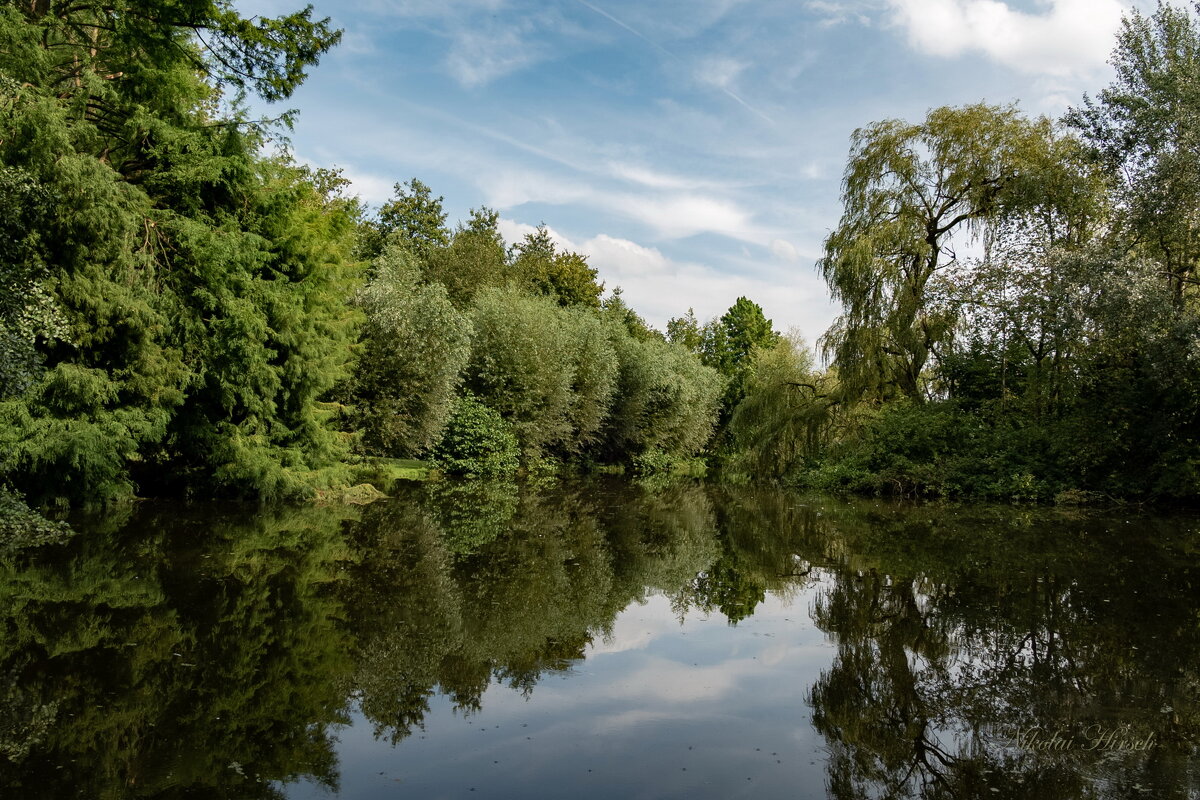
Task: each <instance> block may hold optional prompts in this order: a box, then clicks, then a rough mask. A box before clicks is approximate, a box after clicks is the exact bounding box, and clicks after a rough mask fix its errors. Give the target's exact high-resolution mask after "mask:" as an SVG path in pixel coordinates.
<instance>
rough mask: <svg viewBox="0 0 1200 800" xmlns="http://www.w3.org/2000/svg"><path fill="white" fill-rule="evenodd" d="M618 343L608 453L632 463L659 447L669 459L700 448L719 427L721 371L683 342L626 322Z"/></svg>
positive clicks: (619, 330) (660, 453) (607, 433)
mask: <svg viewBox="0 0 1200 800" xmlns="http://www.w3.org/2000/svg"><path fill="white" fill-rule="evenodd" d="M613 346H614V349H615V350H616V354H617V360H618V362H619V364H620V372H619V375H618V378H617V392H616V396H615V399H614V402H613V407H612V411H611V412H610V414H609V418H608V421H607V423H606V426H605V434H604V440H605V448H604V450H605V454H606V456H607V457H608V459H609V460H611V461H613V462H617V463H629V462H632V461H633V460H634V459H636V458H638V457H639V456H643V455H645V454H650V453H657V454H658V455H656V456H655V457H654V458H655V459H657V460H663V459H666V461H668V462H669V461H674V460H676V459H681V460H682V459H687V458H690V457H692V456H695V455H697V454H699V453H700V451H701V450H702V449H703V448H704V446H705V445H706V444H708V442H709V440H710V439H711V438H712V435H713V430H714V429H715V427H716V423H717V415H718V412H719V410H720V404H721V396H722V392H723V391H724V389H725V381H724V379H723V378H722V377H721V375H720V374H719V373H718V372H717V371H716V370H715V369H713V368H711V367H707V366H705V365H704V364H701V363H700V359H699V358H697V357H696V356H695V355H693V354H692V353H690V352H688V351H687V350H685V349H684V348H683V347H682V346H681V345H674V344H668V343H667V342H664V341H662V340H661V339H657V338H648V339H645V340H642V339H637V338H634V337H632V336H630V335H628V334H627V333H626V331H625V329H623V328H614V333H613ZM643 463H645V464H652V463H654V462H653V461H646V462H643Z"/></svg>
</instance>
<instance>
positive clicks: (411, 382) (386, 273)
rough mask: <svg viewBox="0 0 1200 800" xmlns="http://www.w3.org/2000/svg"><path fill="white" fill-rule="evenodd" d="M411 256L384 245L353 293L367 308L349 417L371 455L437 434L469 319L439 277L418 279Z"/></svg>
mask: <svg viewBox="0 0 1200 800" xmlns="http://www.w3.org/2000/svg"><path fill="white" fill-rule="evenodd" d="M413 261H414V258H413V256H412V255H411V254H410V253H409V252H408V251H406V250H404V249H402V248H401V247H399V246H398V245H390V246H389V247H388V249H387V250H385V252H384V254H383V255H382V256H380V257H379V258H378V259H376V261H375V264H374V268H373V275H372V278H371V280H370V282H368V284H367V286H366V287H365V288H364V289H363V290H362V291H361V292H360V294H359V297H358V304H359V306H360V307H361V308H362V309H363V311H364V312H365V314H366V318H367V319H366V323H365V324H364V326H363V328H362V333H361V341H362V346H361V350H360V351H359V355H358V363H357V366H356V371H355V375H354V379H353V387H354V388H353V394H354V401H355V404H356V407H355V413H354V419H355V421H356V427H357V428H358V429H359V430H361V431H362V433H363V443H364V446H365V447H366V449H367V451H368V452H369V453H371V454H373V455H381V456H393V457H394V456H402V455H415V454H417V453H419V452H420V451H422V450H424V449H425V448H427V447H429V446H431V445H432V444H434V443H435V442H437V441H438V439H439V438H441V434H442V429H443V428H444V427H445V425H446V421H447V420H448V419H449V417H450V412H451V409H452V407H453V403H454V391H455V389H456V388H457V386H458V383H459V373H460V372H461V370H462V368H463V367H464V366H465V365H466V363H467V359H468V357H469V356H470V353H471V322H470V320H469V319H467V317H466V316H465V315H463V314H462V313H460V312H459V311H457V310H456V309H455V308H454V306H453V305H452V304H451V303H450V300H449V298H448V297H447V295H446V289H445V287H443V286H442V285H441V284H440V283H427V284H420V283H418V279H419V271H418V267H417V265H416V264H415V263H413Z"/></svg>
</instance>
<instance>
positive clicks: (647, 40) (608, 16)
mask: <svg viewBox="0 0 1200 800" xmlns="http://www.w3.org/2000/svg"><path fill="white" fill-rule="evenodd" d="M575 2H577V3H579V5H581V6H584V7H585V8H590V9H591V10H592V11H594V12H596V13H597V14H599V15H600V16H602V17H604V18H605V19H606V20H608V21H609V22H611V23H613V24H614V25H618V26H620V27H622V28H624V29H625V30H627V31H629V32H630V33H632V34H633V35H634V36H636V37H637V38H639V39H641V40H642V41H643V42H645V43H646V44H648V45H650V46H651V47H653V48H654V49H655V50H657V51H658V52H660V53H662V54H663V55H664V56H666V57H667V58H669V59H671V60H672V61H676V62H679V63H682V59H680V58H679V56H677V55H675V54H674V53H672V52H671V51H670V50H668V49H667V48H665V47H663V46H662V45H661V44H659V43H658V42H656V41H654V40H653V39H650V38H648V37H647V36H644V35H643V34H642V33H641V31H638V30H637V29H635V28H633V27H632V26H630V25H628V24H626V23H624V22H622V21H621V20H619V19H617V18H616V17H614V16H613V15H612V14H610V13H608V12H607V11H605V10H604V9H602V8H598V7H596V6H594V5H592V4H591V3H589V2H588V1H587V0H575ZM717 88H718V89H720V90H721V91H722V92H724V93H725V94H726V95H728V96H729V98H730V99H732V100H734V101H735V102H737V103H739V104H740V105H741V106H742V107H743V108H745V109H746V110H747V111H749V112H750V113H752V114H754V115H756V116H758V117H761V118H762V119H764V120H766V121H767V122H769V123H770V124H772V125H774V124H775V120H773V119H771V118H770V117H768V116H767V115H766V114H764V113H763V112H761V111H759V110H758V109H757V108H755V107H754V106H752V105H750V104H749V103H747V102H746V101H745V100H743V99H742V98H741V97H739V96H738V95H737V94H735V93H734V92H733V90H732V89H730V88H728V87H726V86H718V87H717Z"/></svg>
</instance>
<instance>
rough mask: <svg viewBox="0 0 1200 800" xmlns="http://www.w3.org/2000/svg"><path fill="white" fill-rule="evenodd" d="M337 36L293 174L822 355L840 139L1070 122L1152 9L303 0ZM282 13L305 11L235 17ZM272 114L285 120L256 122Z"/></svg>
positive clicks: (879, 2) (265, 6) (281, 7)
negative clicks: (494, 220)
mask: <svg viewBox="0 0 1200 800" xmlns="http://www.w3.org/2000/svg"><path fill="white" fill-rule="evenodd" d="M312 2H313V5H314V6H315V10H314V15H315V16H316V17H318V18H320V17H325V16H328V17H331V18H332V21H333V23H334V25H336V26H337V27H340V28H342V29H344V31H345V33H344V38H343V41H342V43H341V44H340V45H339V46H338V47H337V48H336V49H335V50H333V51H331V52H330V53H328V54H327V55H325V56H324V57H323V58H322V61H321V63H320V65H319V66H318V67H316V68H315V69H314V70H313V71H312V72H311V73H310V76H309V78H308V80H307V81H306V82H305V84H304V85H303V86H302V87H301V88H300V89H299V90H298V91H297V93H296V94H295V95H294V96H293V97H292V98H290V99H289V100H287V101H284V102H283V104H281V105H282V106H283V107H284V108H294V109H297V110H298V111H299V112H300V114H299V117H298V121H297V123H296V125H295V128H294V130H293V132H292V134H291V147H292V150H293V153H294V155H295V157H296V158H297V159H299V160H301V161H304V162H306V163H310V164H313V165H314V166H322V167H338V168H341V169H342V170H343V172H344V175H345V176H346V177H347V178H349V179H350V180H352V181H353V187H354V191H355V192H356V193H358V194H359V195H360V196H361V197H362V198H363V199H364V200H365V201H367V202H368V203H370V204H372V205H374V206H378V205H379V204H380V203H382V202H384V201H386V200H387V199H388V198H389V197H390V196H391V195H392V193H393V185H394V184H395V183H397V182H403V181H407V180H408V179H410V178H413V177H416V178H419V179H420V180H421V181H423V182H424V183H426V184H428V185H429V186H430V187H432V189H433V193H434V195H440V196H442V197H444V207H445V209H446V211H447V213H448V215H449V219H450V222H451V224H454V223H455V222H457V221H458V220H460V219H465V218H466V217H467V215H468V213H469V211H470V209H472V208H477V207H480V206H488V207H490V208H493V209H496V210H497V211H499V212H500V216H501V232H502V233H503V234H504V236H505V238H506V240H507V241H508V242H510V243H511V242H513V241H518V240H520V239H521V237H522V236H523V235H524V234H525V233H527V232H529V231H532V230H533V229H534V227H535V226H536V225H538V224H541V223H544V224H546V225H547V226H549V228H550V229H551V231H552V233H553V235H554V237H555V238H556V240H557V241H558V242H559V244H560V246H561V247H564V248H566V249H569V250H573V251H576V252H579V253H582V254H584V255H585V256H587V258H588V261H589V263H590V264H591V265H592V266H593V267H595V268H596V269H597V270H598V271H599V275H600V279H601V280H602V281H603V282H604V284H605V286H606V287H607V288H608V289H612V288H613V287H615V286H620V287H621V288H622V290H623V292H624V298H625V299H626V301H627V302H628V303H629V304H630V305H631V306H633V308H634V309H635V310H637V311H638V312H639V313H640V314H641V315H642V316H643V317H645V318H646V319H647V320H648V321H649V322H650V323H651V324H653V325H655V326H657V327H660V328H662V327H664V326H665V323H666V321H667V320H668V319H669V318H671V317H673V316H680V315H682V314H684V313H686V312H687V310H688V309H689V308H692V309H694V310H695V313H696V316H697V317H699V318H700V320H701V321H704V320H707V319H710V318H712V317H714V316H719V315H720V314H721V313H723V312H724V311H725V309H727V308H728V307H729V306H730V305H732V304H733V302H734V301H735V300H736V299H737V298H738V297H739V296H746V297H749V298H750V299H751V300H753V301H755V302H757V303H758V304H759V305H761V306H762V307H763V309H764V311H765V312H766V314H767V316H768V317H769V318H770V319H772V320H773V322H774V326H775V328H776V329H777V330H780V331H783V332H787V331H792V330H795V331H797V332H798V333H800V334H801V335H802V336H803V337H804V338H805V339H806V340H807V341H808V342H809V343H810V344H813V343H814V342H816V341H817V339H818V337H819V336H820V335H821V334H822V333H823V332H824V331H825V330H826V329H827V328H828V326H829V324H830V322H832V320H833V319H834V317H835V316H836V315H837V313H838V308H837V307H836V306H835V305H834V304H833V303H832V302H831V301H830V299H829V294H828V291H827V289H826V287H825V284H824V283H823V281H822V280H821V278H820V276H819V275H818V273H817V272H816V269H815V264H816V261H817V259H818V258H819V256H820V253H821V248H822V243H823V241H824V239H825V237H826V236H827V235H828V233H829V232H830V231H831V230H832V229H833V228H834V227H836V225H837V223H838V219H839V216H840V214H841V206H840V200H839V192H840V182H841V175H842V171H843V169H844V166H845V162H846V156H847V152H848V147H849V141H850V136H851V134H852V133H853V131H854V130H855V128H858V127H862V126H865V125H868V124H870V123H871V122H874V121H878V120H882V119H887V118H902V119H907V120H914V121H915V120H919V119H921V118H923V117H924V115H925V114H926V112H927V111H928V110H929V109H931V108H935V107H938V106H943V105H963V104H968V103H977V102H980V101H985V102H988V103H994V104H1014V103H1015V104H1017V105H1018V107H1019V108H1020V109H1021V110H1022V111H1023V112H1025V113H1027V114H1030V115H1042V114H1044V115H1048V116H1050V117H1053V118H1057V117H1059V116H1060V115H1061V114H1062V113H1063V112H1064V111H1065V110H1066V109H1067V108H1068V107H1069V106H1071V105H1073V104H1078V103H1079V102H1080V101H1081V99H1082V97H1083V95H1084V94H1085V93H1087V94H1093V95H1094V94H1096V93H1098V92H1099V91H1100V90H1101V89H1103V88H1104V86H1105V85H1106V84H1107V83H1108V81H1109V80H1110V79H1111V69H1110V67H1109V66H1108V64H1107V60H1108V57H1109V55H1110V53H1111V51H1112V47H1113V44H1114V41H1115V38H1114V37H1115V35H1116V32H1117V31H1118V29H1119V26H1120V21H1121V17H1122V14H1123V13H1126V12H1127V11H1128V10H1129V9H1130V8H1132V7H1134V6H1135V5H1136V6H1137V7H1140V8H1142V9H1143V10H1146V8H1147V5H1148V3H1147V2H1143V1H1142V0H1007V1H1006V2H1004V1H1001V0H358V2H352V3H351V2H340V3H339V2H333V1H332V0H312ZM235 5H236V7H237V8H238V9H239V10H240V11H241V12H242V13H243V14H264V15H273V14H279V13H283V12H289V11H292V10H295V9H296V8H297V7H299V6H301V5H302V3H301V2H298V1H297V2H288V1H287V0H235ZM263 110H264V111H266V112H267V113H278V111H279V110H280V109H263Z"/></svg>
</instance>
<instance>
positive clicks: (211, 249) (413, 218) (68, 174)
mask: <svg viewBox="0 0 1200 800" xmlns="http://www.w3.org/2000/svg"><path fill="white" fill-rule="evenodd" d="M1196 19H1197V16H1196V12H1195V11H1194V10H1188V9H1184V8H1178V7H1175V6H1170V5H1166V4H1163V5H1160V6H1159V7H1158V9H1157V10H1156V11H1154V12H1153V13H1152V14H1150V15H1148V16H1147V15H1141V14H1139V13H1137V12H1133V13H1131V14H1130V15H1129V16H1128V17H1127V18H1126V20H1125V22H1124V27H1123V28H1122V30H1121V32H1120V35H1119V37H1118V42H1117V48H1116V50H1115V51H1114V55H1113V65H1114V67H1115V68H1116V77H1115V80H1114V82H1113V83H1112V85H1111V86H1109V87H1108V88H1106V89H1104V90H1103V91H1102V92H1101V93H1100V94H1099V95H1098V96H1096V97H1095V98H1090V97H1085V98H1084V99H1083V100H1082V101H1081V103H1080V104H1079V105H1078V106H1077V107H1075V108H1073V109H1072V110H1071V111H1070V112H1069V113H1068V114H1067V115H1066V116H1065V117H1064V118H1063V119H1062V120H1058V121H1052V120H1049V119H1047V118H1036V119H1034V118H1029V117H1027V116H1025V115H1023V114H1021V113H1020V112H1019V111H1018V110H1017V109H1016V108H1015V107H999V106H989V105H985V104H979V105H974V106H966V107H958V108H949V107H946V108H938V109H934V110H932V111H930V112H929V114H928V115H927V117H926V118H925V119H924V120H922V121H919V122H905V121H901V120H885V121H882V122H877V123H874V124H871V125H868V126H866V127H864V128H862V129H860V130H858V131H856V132H855V134H854V136H853V137H852V141H851V151H850V157H849V161H848V165H847V168H846V172H845V178H844V181H843V204H844V213H843V216H842V219H841V221H840V222H839V224H838V226H837V227H836V229H834V230H833V232H832V233H831V234H830V235H829V237H828V239H827V240H826V242H825V246H824V253H823V255H822V257H821V259H820V261H819V263H818V265H817V267H818V269H819V271H820V272H821V274H822V275H823V276H824V277H825V279H826V281H827V282H828V284H829V286H830V290H831V292H832V293H833V295H834V297H835V298H836V299H837V300H839V301H840V302H841V303H842V305H843V309H844V310H843V313H842V315H841V316H840V317H839V318H838V320H837V321H836V323H835V324H834V326H833V327H832V328H831V329H830V330H829V332H828V333H827V334H826V335H825V336H824V337H823V339H822V340H821V342H819V345H820V350H821V352H822V353H823V355H824V360H825V363H823V364H818V363H817V360H816V355H815V354H814V353H812V352H811V351H810V350H809V348H808V346H807V345H806V343H804V342H802V341H800V340H799V339H797V338H796V337H792V336H783V335H780V334H779V333H778V332H776V331H775V330H774V329H773V327H772V324H771V322H770V320H768V319H766V317H765V316H764V314H763V312H762V309H761V308H760V307H759V306H758V305H757V304H755V303H753V302H752V301H751V300H749V299H748V298H739V299H738V300H737V301H736V302H735V303H734V304H733V305H732V306H731V307H730V308H729V310H728V311H727V312H726V313H725V314H724V315H722V316H720V317H718V318H715V319H712V320H710V321H708V322H705V323H702V322H701V321H700V320H698V319H697V318H696V317H695V315H694V313H692V312H690V311H689V312H688V313H687V314H685V315H682V316H680V317H677V318H675V319H672V320H671V321H670V322H669V323H668V324H667V326H666V330H665V331H662V332H660V331H657V330H655V329H654V328H652V327H651V326H650V325H648V324H647V323H646V322H645V320H643V319H642V318H641V317H640V316H639V315H638V314H637V313H636V312H635V311H634V310H633V309H632V308H630V307H629V306H628V304H627V303H626V302H625V301H624V299H623V298H622V296H621V293H620V290H619V288H613V289H611V290H608V291H606V287H605V286H604V285H603V284H602V283H601V282H600V281H599V278H598V274H597V272H596V270H595V269H594V268H593V267H592V266H590V265H589V264H588V262H587V259H586V258H585V257H584V256H582V255H580V254H578V253H573V252H568V251H564V250H562V249H561V248H559V247H558V246H557V245H556V243H555V241H554V239H553V237H552V236H551V234H550V232H549V230H548V229H547V228H546V227H545V226H542V227H540V228H538V229H537V230H536V231H535V232H533V233H531V234H528V235H526V236H525V237H524V238H523V239H522V240H521V241H519V242H514V243H506V242H505V241H504V240H503V238H502V236H501V235H500V232H499V227H498V223H499V217H498V214H497V212H495V211H494V210H491V209H487V208H481V209H477V210H473V211H472V212H471V213H470V215H469V217H468V219H466V220H464V221H461V222H459V223H457V224H456V225H454V226H453V227H451V226H450V225H449V224H448V222H447V215H446V213H445V211H444V209H443V207H442V200H441V198H439V197H436V196H435V195H434V194H433V191H432V189H431V188H430V187H428V186H426V185H425V184H424V183H422V182H421V181H420V180H418V179H416V178H414V179H412V180H410V181H408V182H406V183H398V184H396V187H395V193H394V195H393V197H392V198H391V199H390V200H389V201H388V202H386V203H384V204H383V205H382V206H381V207H380V208H378V209H370V208H368V207H367V206H365V205H364V204H363V203H362V202H361V201H360V200H359V199H358V198H356V197H354V196H352V195H351V194H350V193H349V191H348V190H349V186H348V182H347V181H345V180H344V179H343V178H342V177H341V175H340V174H339V172H338V171H337V170H332V169H314V168H310V167H306V166H303V165H300V164H297V163H296V162H295V161H294V160H292V159H291V158H290V157H289V156H288V155H287V154H286V151H283V152H281V150H280V148H279V147H277V146H276V145H277V143H278V135H277V131H278V128H277V127H272V125H271V123H269V122H268V121H264V120H258V119H255V118H252V117H251V116H250V115H249V114H248V113H247V112H246V110H245V107H244V104H243V99H244V98H245V97H246V96H247V95H248V94H250V93H254V94H256V95H258V96H260V97H262V98H264V99H266V100H272V101H273V100H281V99H286V98H287V97H288V96H290V95H291V93H292V92H293V91H294V90H295V88H296V87H297V86H298V85H299V84H300V82H301V81H302V80H303V79H304V77H305V75H306V72H307V70H309V69H310V68H312V67H313V66H315V65H316V64H317V62H318V60H319V58H320V56H321V55H323V54H324V53H325V52H327V51H328V50H329V49H330V48H331V47H333V46H334V45H335V44H336V43H337V41H338V39H339V37H340V33H339V32H338V31H337V30H335V29H333V28H332V27H331V26H330V23H329V20H327V19H326V20H314V19H313V18H312V12H311V8H308V9H304V10H302V11H299V12H296V13H294V14H290V15H284V16H280V17H277V18H261V17H255V18H252V19H248V18H245V17H242V16H241V15H239V14H238V13H237V11H236V10H235V9H234V8H233V6H232V5H231V4H230V3H229V2H226V0H162V2H155V3H146V2H136V1H135V0H120V1H118V2H110V3H106V4H98V3H93V2H86V0H85V1H84V2H73V3H60V2H54V0H50V2H33V3H29V2H19V3H18V2H9V3H5V4H3V5H2V6H0V83H2V84H3V92H0V483H2V484H3V487H7V488H6V489H5V491H9V490H15V491H16V492H18V493H20V494H23V495H25V496H26V497H27V498H29V499H32V500H36V501H37V502H39V503H42V502H57V503H60V504H81V503H96V502H100V503H104V502H111V501H115V500H118V499H120V498H123V497H128V496H131V495H133V494H134V493H140V494H143V495H166V494H172V495H185V496H230V497H243V498H252V499H260V500H270V499H278V498H297V497H306V496H309V497H310V496H313V495H314V494H317V493H320V492H323V491H325V492H328V491H337V490H339V489H341V488H344V487H347V486H350V485H352V484H354V483H355V482H359V481H361V480H363V479H364V476H368V477H369V476H371V475H376V474H379V464H387V463H389V462H391V461H393V460H395V459H408V458H420V459H423V460H425V461H426V462H429V463H432V464H434V465H436V466H438V467H439V468H440V469H442V470H443V471H444V472H447V473H451V474H460V475H467V476H486V475H510V474H513V473H517V472H525V473H528V474H546V473H553V472H557V471H562V470H587V469H596V468H603V469H609V468H613V467H617V468H621V469H624V470H626V471H631V472H637V473H641V474H650V473H660V472H671V471H678V470H681V469H690V468H692V467H699V466H701V465H703V464H707V466H708V468H709V469H710V470H711V471H716V472H718V473H719V474H721V475H722V476H724V477H725V478H727V479H730V480H770V481H777V482H782V483H790V484H795V485H800V486H809V487H815V488H822V489H839V490H846V489H848V490H853V491H873V492H879V491H895V492H900V493H906V494H910V493H918V494H933V495H943V496H974V497H993V498H1010V499H1028V500H1048V499H1052V498H1056V497H1057V498H1059V499H1064V500H1072V499H1073V500H1087V499H1092V498H1096V497H1101V496H1110V497H1147V496H1149V497H1159V498H1174V499H1191V498H1194V497H1195V496H1196V494H1197V487H1198V486H1200V473H1198V468H1200V448H1198V447H1197V439H1198V438H1200V425H1198V421H1200V420H1198V412H1200V405H1198V398H1200V394H1198V392H1197V389H1200V365H1198V358H1200V355H1198V354H1200V347H1198V342H1200V325H1198V322H1200V317H1198V316H1197V301H1196V286H1197V285H1198V284H1200V278H1198V277H1197V275H1196V264H1197V256H1198V255H1200V236H1198V235H1197V232H1198V229H1200V221H1198V220H1200V218H1198V217H1197V215H1196V213H1195V209H1196V208H1197V207H1198V204H1200V168H1198V167H1197V166H1196V165H1197V164H1200V159H1197V158H1196V156H1197V149H1198V148H1200V123H1197V122H1196V120H1195V115H1194V114H1193V113H1192V111H1193V109H1194V108H1196V107H1197V102H1198V100H1200V98H1197V97H1195V96H1194V92H1195V89H1194V86H1196V85H1200V83H1198V82H1197V78H1198V77H1200V32H1198V30H1197V23H1196ZM285 116H286V115H285ZM286 121H287V120H286V119H285V120H284V122H286ZM10 500H12V498H11V497H9V498H8V499H6V500H5V503H6V507H7V506H8V505H11V503H10V502H9V501H10ZM14 502H15V501H14ZM12 519H14V520H15V519H16V517H12ZM26 522H27V521H16V522H13V523H12V524H13V526H16V527H18V528H19V527H20V526H23V525H26ZM28 524H34V523H32V522H30V523H28ZM14 529H15V528H14ZM22 530H24V529H23V528H22Z"/></svg>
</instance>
